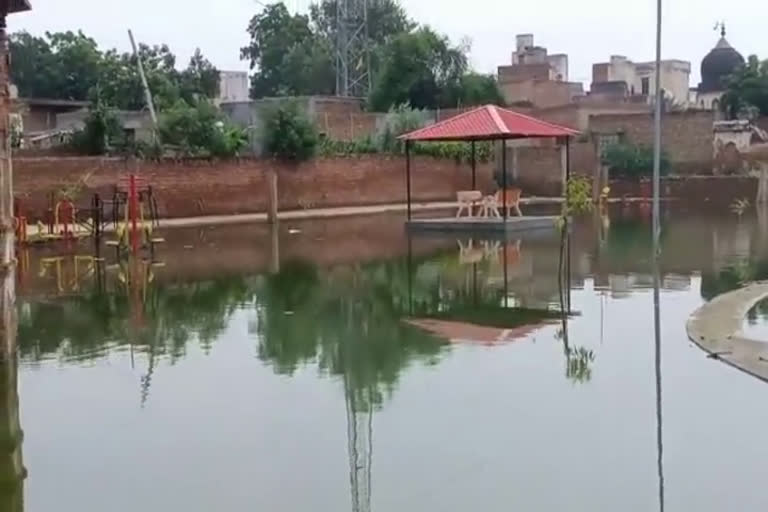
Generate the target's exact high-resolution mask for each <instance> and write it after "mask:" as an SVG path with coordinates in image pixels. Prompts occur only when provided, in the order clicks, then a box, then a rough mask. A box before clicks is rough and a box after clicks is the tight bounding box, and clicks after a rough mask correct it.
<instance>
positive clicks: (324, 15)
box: [309, 0, 416, 46]
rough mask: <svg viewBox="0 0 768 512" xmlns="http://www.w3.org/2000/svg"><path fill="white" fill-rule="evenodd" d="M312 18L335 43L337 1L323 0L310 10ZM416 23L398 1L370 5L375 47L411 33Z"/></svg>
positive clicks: (370, 32)
mask: <svg viewBox="0 0 768 512" xmlns="http://www.w3.org/2000/svg"><path fill="white" fill-rule="evenodd" d="M309 12H310V18H311V20H312V23H313V25H314V26H315V28H316V30H317V32H318V33H319V34H320V35H321V36H323V37H324V38H326V39H328V40H329V41H335V40H336V38H337V37H338V29H337V25H338V23H337V20H338V17H337V15H336V14H337V13H336V0H321V1H320V2H319V3H316V4H312V5H311V6H310V8H309ZM414 28H416V23H414V22H413V21H411V20H410V19H409V18H408V13H406V12H405V9H403V7H402V6H401V5H400V3H399V2H398V1H397V0H374V1H372V2H369V3H368V37H369V38H370V41H371V42H372V43H373V45H374V46H378V45H383V44H386V43H387V42H389V41H390V40H391V39H392V38H393V37H394V36H396V35H398V34H402V33H405V32H410V31H411V30H413V29H414Z"/></svg>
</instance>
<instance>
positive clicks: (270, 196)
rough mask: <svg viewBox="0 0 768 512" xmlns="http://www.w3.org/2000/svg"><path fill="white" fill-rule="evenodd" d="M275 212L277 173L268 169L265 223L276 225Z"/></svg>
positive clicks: (276, 207)
mask: <svg viewBox="0 0 768 512" xmlns="http://www.w3.org/2000/svg"><path fill="white" fill-rule="evenodd" d="M277 210H278V196H277V172H276V171H275V170H274V169H270V170H268V171H267V222H269V223H270V224H277Z"/></svg>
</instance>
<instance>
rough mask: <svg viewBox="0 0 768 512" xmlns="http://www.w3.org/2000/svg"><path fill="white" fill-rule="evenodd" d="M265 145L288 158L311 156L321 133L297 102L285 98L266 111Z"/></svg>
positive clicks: (299, 158) (283, 157) (277, 154)
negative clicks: (285, 100)
mask: <svg viewBox="0 0 768 512" xmlns="http://www.w3.org/2000/svg"><path fill="white" fill-rule="evenodd" d="M263 135H264V149H265V150H266V152H267V154H268V155H270V156H272V157H275V158H281V159H284V160H307V159H308V158H311V157H312V156H313V155H314V154H315V150H316V149H317V144H318V137H317V130H316V129H315V125H314V124H313V123H312V121H310V120H309V118H308V117H307V116H306V114H305V113H304V112H302V111H301V109H300V108H299V105H298V104H297V103H295V102H284V103H282V104H280V105H278V106H276V107H274V108H272V109H271V110H270V111H268V112H267V113H266V116H265V119H264V134H263Z"/></svg>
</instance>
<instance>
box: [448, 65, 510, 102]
mask: <svg viewBox="0 0 768 512" xmlns="http://www.w3.org/2000/svg"><path fill="white" fill-rule="evenodd" d="M440 102H441V104H442V105H441V106H443V107H465V106H476V105H488V104H492V105H504V96H503V95H502V94H501V90H500V89H499V84H498V82H497V81H496V77H495V76H493V75H483V74H481V73H474V72H469V73H466V74H464V75H463V76H462V77H461V78H460V79H459V81H458V82H457V83H451V84H449V85H448V87H447V88H446V90H445V91H443V96H442V98H441V101H440Z"/></svg>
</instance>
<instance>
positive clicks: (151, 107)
mask: <svg viewBox="0 0 768 512" xmlns="http://www.w3.org/2000/svg"><path fill="white" fill-rule="evenodd" d="M128 37H129V38H130V40H131V46H132V47H133V54H134V55H135V56H136V62H137V65H138V68H139V77H140V78H141V85H142V86H143V87H144V96H145V97H146V99H147V108H149V115H150V116H151V117H152V126H153V127H154V129H155V130H157V114H156V113H155V103H154V102H153V101H152V91H150V90H149V84H148V83H147V76H146V75H145V74H144V64H142V62H141V55H139V50H138V48H137V47H136V41H135V40H134V39H133V32H131V29H128Z"/></svg>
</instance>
